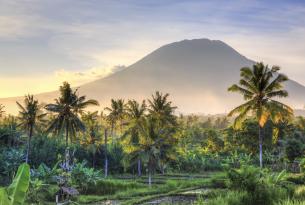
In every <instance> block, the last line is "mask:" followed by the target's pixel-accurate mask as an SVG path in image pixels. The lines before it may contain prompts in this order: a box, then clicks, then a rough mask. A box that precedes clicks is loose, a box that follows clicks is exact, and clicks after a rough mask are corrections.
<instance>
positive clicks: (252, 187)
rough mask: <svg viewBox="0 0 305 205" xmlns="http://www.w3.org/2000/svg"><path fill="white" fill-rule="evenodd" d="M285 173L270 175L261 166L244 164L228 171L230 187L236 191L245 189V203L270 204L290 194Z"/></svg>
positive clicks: (250, 204)
mask: <svg viewBox="0 0 305 205" xmlns="http://www.w3.org/2000/svg"><path fill="white" fill-rule="evenodd" d="M284 176H285V173H284V172H281V173H280V174H278V175H270V174H269V173H266V172H264V171H262V170H261V169H260V168H256V167H253V166H242V167H241V168H240V169H238V170H236V169H231V170H230V171H228V178H229V188H231V189H233V190H236V191H245V192H246V194H245V195H244V197H243V198H242V202H243V204H248V205H256V204H260V205H270V204H273V203H274V202H276V201H279V200H281V199H284V198H286V197H287V196H288V190H287V189H285V188H284V186H283V185H284V182H285V179H284Z"/></svg>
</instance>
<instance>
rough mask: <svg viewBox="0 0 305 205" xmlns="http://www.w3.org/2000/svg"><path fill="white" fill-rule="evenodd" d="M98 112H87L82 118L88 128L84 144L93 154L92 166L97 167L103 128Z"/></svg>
mask: <svg viewBox="0 0 305 205" xmlns="http://www.w3.org/2000/svg"><path fill="white" fill-rule="evenodd" d="M98 118H99V115H98V111H96V112H86V113H83V114H82V116H81V119H82V121H83V122H84V124H85V126H86V133H85V134H84V137H83V140H82V143H83V144H85V145H87V146H88V149H89V151H90V152H91V154H92V166H93V167H95V163H96V153H97V152H98V146H99V145H100V139H101V134H100V131H101V126H100V124H99V122H98Z"/></svg>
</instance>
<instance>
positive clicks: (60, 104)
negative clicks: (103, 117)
mask: <svg viewBox="0 0 305 205" xmlns="http://www.w3.org/2000/svg"><path fill="white" fill-rule="evenodd" d="M59 91H60V97H59V98H58V99H55V103H54V104H47V105H46V106H45V109H46V110H47V111H49V112H51V113H54V114H55V116H54V118H53V120H52V122H51V123H50V126H49V127H48V129H47V132H53V133H54V134H56V135H59V134H61V133H62V132H63V131H65V139H66V146H67V147H68V144H69V138H70V141H71V142H72V139H73V137H75V136H76V133H77V132H79V131H85V125H84V123H83V122H82V121H81V119H80V117H79V114H81V113H83V112H84V109H85V108H87V107H88V106H91V105H99V104H98V102H97V101H96V100H92V99H90V100H86V96H78V94H77V89H76V90H75V91H73V90H72V88H71V87H70V84H69V83H67V82H64V83H63V85H62V86H60V89H59Z"/></svg>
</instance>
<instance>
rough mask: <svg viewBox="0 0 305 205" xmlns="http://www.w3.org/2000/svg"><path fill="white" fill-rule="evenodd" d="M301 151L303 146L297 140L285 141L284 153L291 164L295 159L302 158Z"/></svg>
mask: <svg viewBox="0 0 305 205" xmlns="http://www.w3.org/2000/svg"><path fill="white" fill-rule="evenodd" d="M303 150H304V149H303V145H302V143H301V142H300V141H299V140H296V139H290V140H288V141H287V145H286V149H285V153H286V156H287V159H288V160H289V161H290V162H293V161H294V160H295V159H296V158H297V157H299V156H302V154H303Z"/></svg>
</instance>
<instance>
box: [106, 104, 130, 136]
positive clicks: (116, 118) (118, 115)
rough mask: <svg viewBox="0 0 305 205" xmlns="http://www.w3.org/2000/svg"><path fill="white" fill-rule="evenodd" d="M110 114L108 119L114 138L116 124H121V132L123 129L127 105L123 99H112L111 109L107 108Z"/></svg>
mask: <svg viewBox="0 0 305 205" xmlns="http://www.w3.org/2000/svg"><path fill="white" fill-rule="evenodd" d="M105 110H106V111H108V112H109V114H108V116H107V119H108V121H109V123H110V126H111V136H112V137H113V136H114V131H115V129H116V124H117V123H118V122H119V123H120V128H121V132H122V129H123V127H122V126H123V119H124V116H125V114H126V113H125V104H124V100H123V99H118V100H114V99H111V105H110V107H106V108H105Z"/></svg>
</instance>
